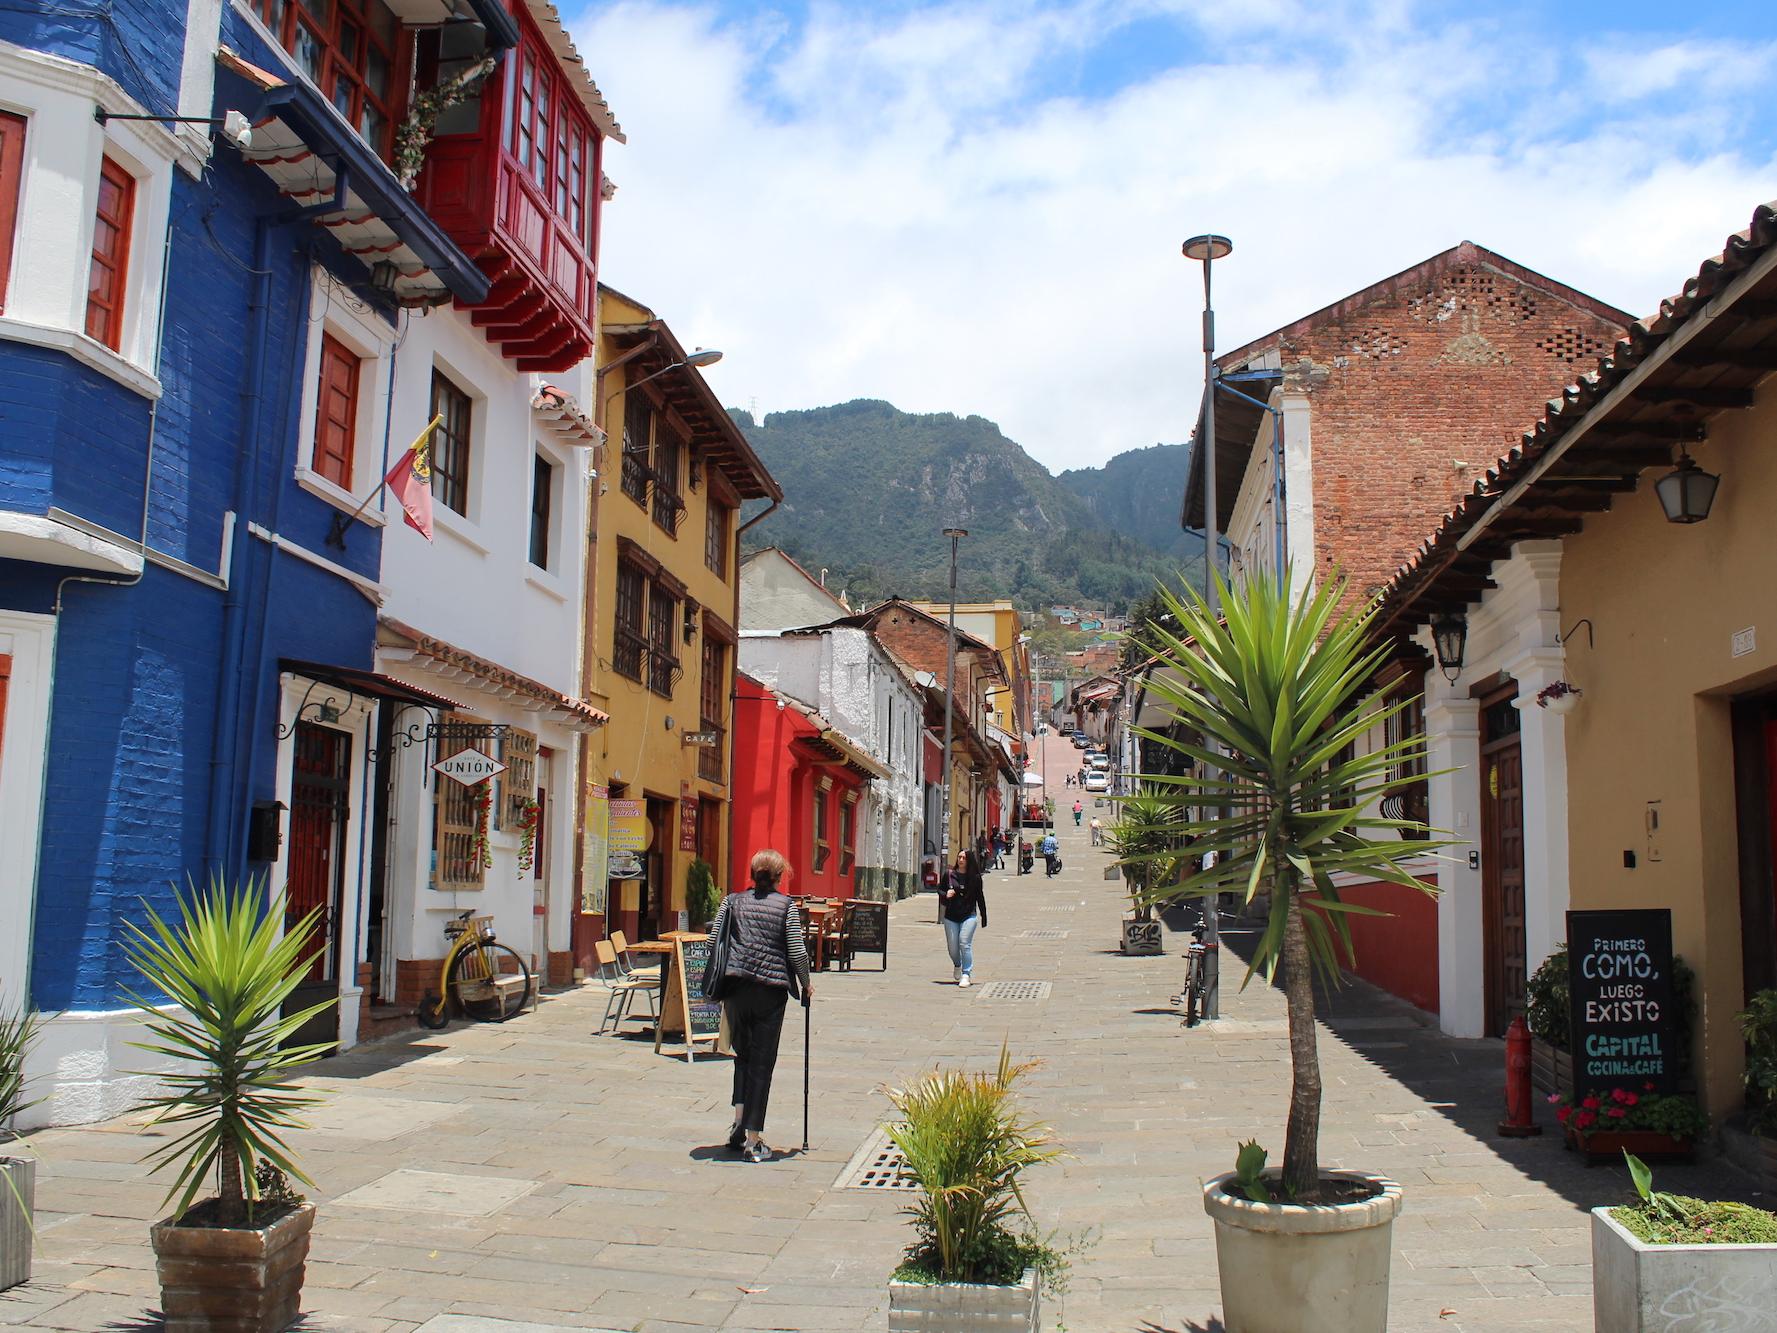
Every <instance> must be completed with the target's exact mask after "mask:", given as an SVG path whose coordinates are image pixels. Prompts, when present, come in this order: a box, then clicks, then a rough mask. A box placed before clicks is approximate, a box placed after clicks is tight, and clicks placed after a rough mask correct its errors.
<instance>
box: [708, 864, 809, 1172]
mask: <svg viewBox="0 0 1777 1333" xmlns="http://www.w3.org/2000/svg"><path fill="white" fill-rule="evenodd" d="M751 869H752V875H753V885H752V887H751V888H750V889H746V890H743V891H741V892H739V893H731V894H729V895H728V897H726V898H724V899H723V900H722V906H721V907H720V908H718V909H717V911H716V920H715V923H714V924H713V925H712V926H711V927H710V934H711V936H713V937H714V938H716V939H720V938H722V932H723V931H724V930H726V929H729V928H730V923H732V929H733V932H734V933H733V935H732V936H731V937H730V940H729V946H728V970H727V973H726V975H728V976H730V977H733V978H736V979H737V980H736V983H735V985H734V986H733V987H732V988H731V989H730V990H729V992H728V994H727V995H726V996H724V997H723V1000H722V1003H723V1005H724V1007H725V1009H726V1012H727V1016H728V1039H729V1041H730V1042H731V1043H732V1044H733V1046H734V1127H733V1129H731V1130H730V1131H729V1134H728V1148H729V1150H730V1151H731V1152H738V1153H740V1154H741V1155H742V1156H744V1157H745V1158H746V1159H747V1160H748V1161H749V1162H769V1161H770V1160H771V1158H772V1152H771V1149H770V1148H768V1147H766V1146H765V1141H764V1140H763V1139H762V1138H760V1137H759V1135H760V1133H761V1131H763V1130H764V1128H765V1107H766V1103H767V1102H769V1101H770V1100H771V1075H772V1071H773V1070H774V1069H775V1068H776V1067H777V1043H778V1037H779V1036H780V1035H781V1034H782V1032H783V1028H784V1008H785V1005H786V1004H787V1003H788V1001H789V998H790V997H791V996H792V995H800V996H801V997H802V1003H804V1004H807V1003H808V1002H809V1001H810V1000H811V999H813V998H814V987H813V986H811V985H810V984H809V981H808V949H807V947H806V945H805V944H804V943H803V939H802V921H801V918H800V917H799V916H798V915H797V913H796V904H794V903H793V902H791V901H790V899H789V898H788V896H786V895H785V894H783V893H780V892H779V891H778V890H779V888H780V886H782V885H783V884H784V883H785V881H786V879H787V878H788V876H789V873H790V863H789V862H788V861H787V860H785V859H784V855H783V853H782V852H774V851H769V850H768V851H763V852H756V853H755V854H754V856H753V861H752V866H751Z"/></svg>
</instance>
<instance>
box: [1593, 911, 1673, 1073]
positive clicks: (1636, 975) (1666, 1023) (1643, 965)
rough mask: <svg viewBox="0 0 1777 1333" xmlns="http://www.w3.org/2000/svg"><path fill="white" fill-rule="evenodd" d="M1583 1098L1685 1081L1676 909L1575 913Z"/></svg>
mask: <svg viewBox="0 0 1777 1333" xmlns="http://www.w3.org/2000/svg"><path fill="white" fill-rule="evenodd" d="M1567 960H1568V963H1567V965H1568V974H1569V980H1568V990H1569V994H1570V996H1571V1004H1572V1012H1571V1019H1572V1033H1573V1086H1574V1092H1575V1095H1576V1096H1578V1097H1584V1096H1585V1095H1586V1094H1588V1093H1592V1092H1598V1091H1602V1090H1608V1089H1610V1088H1613V1087H1626V1088H1629V1089H1631V1090H1632V1091H1637V1092H1639V1091H1641V1090H1643V1089H1644V1088H1649V1089H1650V1090H1652V1091H1658V1092H1662V1093H1665V1092H1671V1091H1672V1090H1673V1089H1674V1087H1676V1085H1677V1082H1678V1072H1679V1071H1678V1052H1677V1049H1676V1046H1675V1043H1674V1040H1673V1038H1674V1035H1675V1034H1676V1031H1677V1028H1676V1025H1675V1023H1674V1018H1675V1017H1676V1015H1675V1012H1674V1008H1673V1003H1672V912H1671V910H1670V909H1669V908H1664V907H1653V908H1632V909H1630V908H1625V909H1617V910H1611V911H1597V912H1569V913H1568V914H1567Z"/></svg>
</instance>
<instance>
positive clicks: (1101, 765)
mask: <svg viewBox="0 0 1777 1333" xmlns="http://www.w3.org/2000/svg"><path fill="white" fill-rule="evenodd" d="M1110 766H1111V757H1110V756H1109V755H1108V754H1094V755H1088V756H1087V758H1086V767H1087V768H1089V769H1094V770H1096V771H1098V772H1100V773H1103V772H1105V771H1106V770H1108V769H1109V768H1110ZM1086 776H1087V777H1091V776H1092V774H1091V773H1088V774H1087V775H1086Z"/></svg>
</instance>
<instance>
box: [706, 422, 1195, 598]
mask: <svg viewBox="0 0 1777 1333" xmlns="http://www.w3.org/2000/svg"><path fill="white" fill-rule="evenodd" d="M733 415H734V418H735V420H736V421H737V422H738V423H739V424H740V426H741V428H742V429H743V430H744V431H745V432H746V435H747V438H748V439H749V440H750V441H751V442H752V445H753V448H754V449H756V450H757V451H758V453H759V457H760V458H761V459H763V460H764V462H765V465H766V466H767V467H768V468H770V469H771V471H772V473H773V474H774V475H775V476H776V477H777V479H778V481H779V482H780V483H781V484H782V486H783V488H784V503H783V504H782V506H780V507H779V508H778V509H777V511H776V512H775V513H773V514H772V515H771V516H770V517H769V518H767V519H765V520H764V521H763V522H762V523H760V524H758V525H757V526H756V527H753V528H752V529H750V530H749V531H748V533H747V545H748V547H749V549H757V548H759V547H762V546H781V547H782V548H783V549H784V550H786V551H787V552H789V554H790V555H791V556H793V557H794V558H795V559H796V560H798V561H799V562H801V563H802V564H803V565H804V566H805V567H807V568H809V569H811V570H813V569H819V568H823V567H824V568H826V569H827V570H828V571H829V574H828V579H827V582H828V584H829V585H830V586H833V587H837V588H844V589H847V590H848V591H849V592H850V594H851V596H852V599H853V601H856V600H857V599H858V598H860V597H864V598H879V597H886V596H896V595H898V596H904V597H915V598H921V597H925V598H936V597H942V596H943V595H944V594H945V591H946V589H947V586H948V575H949V561H950V543H949V542H947V541H945V540H944V538H943V537H942V536H941V535H940V533H941V532H942V530H943V529H944V528H946V527H952V526H956V527H962V528H966V529H968V532H969V536H968V537H967V538H965V539H964V540H963V542H962V546H961V552H960V557H959V560H958V567H957V594H958V596H959V597H960V598H961V599H963V600H976V599H991V598H997V597H1011V598H1012V599H1013V600H1014V601H1016V602H1017V603H1018V604H1019V605H1020V606H1026V607H1035V606H1042V605H1048V604H1049V603H1052V602H1062V601H1066V602H1082V603H1085V604H1086V605H1089V606H1097V607H1104V608H1112V609H1114V608H1116V607H1119V606H1122V605H1124V604H1127V603H1128V602H1132V601H1134V600H1135V599H1136V598H1138V597H1140V596H1141V595H1142V594H1144V593H1145V592H1147V591H1148V589H1149V588H1151V587H1152V586H1153V582H1154V579H1155V578H1156V577H1157V576H1159V575H1162V574H1172V573H1175V572H1176V571H1177V569H1178V566H1179V563H1180V562H1179V560H1178V558H1177V557H1176V556H1174V555H1170V554H1168V553H1167V552H1165V551H1162V550H1157V549H1155V547H1154V546H1152V545H1150V544H1149V543H1148V542H1146V541H1143V540H1140V539H1138V538H1136V537H1134V536H1131V535H1130V534H1129V533H1127V532H1125V531H1122V530H1121V529H1120V528H1119V526H1118V525H1117V523H1115V522H1107V521H1105V520H1103V519H1101V518H1099V517H1098V516H1097V515H1096V514H1095V513H1094V503H1097V504H1098V505H1099V506H1101V507H1103V508H1105V509H1106V512H1110V510H1111V508H1112V506H1111V505H1110V502H1109V500H1108V499H1107V498H1104V497H1100V498H1099V499H1098V500H1097V501H1096V502H1094V501H1089V500H1088V499H1086V498H1083V497H1082V495H1080V494H1078V493H1076V492H1075V490H1073V489H1070V488H1069V487H1067V486H1064V485H1062V484H1061V482H1059V481H1058V480H1057V479H1056V478H1055V477H1054V476H1053V475H1052V474H1051V473H1050V472H1049V471H1048V470H1047V469H1046V468H1044V467H1043V466H1042V465H1041V464H1040V463H1038V462H1037V461H1036V460H1035V459H1033V458H1031V457H1030V455H1029V454H1027V453H1025V452H1024V450H1023V449H1022V448H1020V447H1019V446H1018V445H1017V444H1016V443H1015V442H1014V441H1012V440H1009V439H1007V438H1006V437H1005V435H1004V434H1002V433H1001V431H1000V428H999V427H998V426H996V425H995V424H994V423H993V422H991V421H988V420H987V419H986V418H984V417H978V416H971V417H958V416H955V415H953V414H951V413H948V412H939V413H927V414H919V415H916V414H914V413H909V412H902V411H900V410H898V409H897V408H895V407H893V406H891V405H890V404H888V403H884V402H878V401H875V400H872V399H859V400H857V401H855V402H850V403H841V404H839V405H837V406H834V407H821V408H813V409H810V410H807V411H800V412H774V413H772V414H771V415H769V416H767V417H766V418H765V419H764V420H763V421H762V422H755V421H754V420H753V419H752V417H751V416H750V415H749V414H748V413H745V412H740V411H736V412H734V414H733ZM1144 452H1146V451H1144ZM1181 477H1182V472H1181ZM1178 484H1179V485H1182V480H1181V481H1180V482H1179V483H1178ZM1172 503H1173V505H1174V512H1175V513H1176V509H1177V503H1178V502H1177V500H1176V499H1175V500H1174V501H1173V502H1172Z"/></svg>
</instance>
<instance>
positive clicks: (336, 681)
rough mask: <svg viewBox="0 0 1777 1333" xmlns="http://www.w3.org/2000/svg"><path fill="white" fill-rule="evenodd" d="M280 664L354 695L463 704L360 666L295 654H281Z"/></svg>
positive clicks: (429, 704) (424, 703) (434, 705)
mask: <svg viewBox="0 0 1777 1333" xmlns="http://www.w3.org/2000/svg"><path fill="white" fill-rule="evenodd" d="M278 667H279V669H280V670H283V671H290V672H294V673H295V674H296V675H298V676H305V677H307V678H308V679H309V680H314V681H319V682H320V683H321V684H323V685H337V686H338V687H339V688H340V689H342V690H347V691H350V692H351V693H352V694H362V695H367V696H369V697H370V698H373V699H392V700H395V701H396V702H399V703H408V704H420V705H422V706H423V707H426V708H453V709H454V708H460V707H461V705H460V704H458V703H457V702H456V701H455V700H454V699H446V698H445V697H444V696H443V695H442V694H433V693H432V692H431V691H430V690H422V689H420V688H419V687H418V686H417V685H409V684H407V683H405V682H404V681H399V680H396V679H395V678H394V677H393V676H384V675H381V674H379V673H377V672H375V671H363V670H360V669H359V668H357V667H341V666H329V665H328V664H326V663H325V662H304V661H301V660H299V659H297V658H294V657H280V658H279V659H278Z"/></svg>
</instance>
